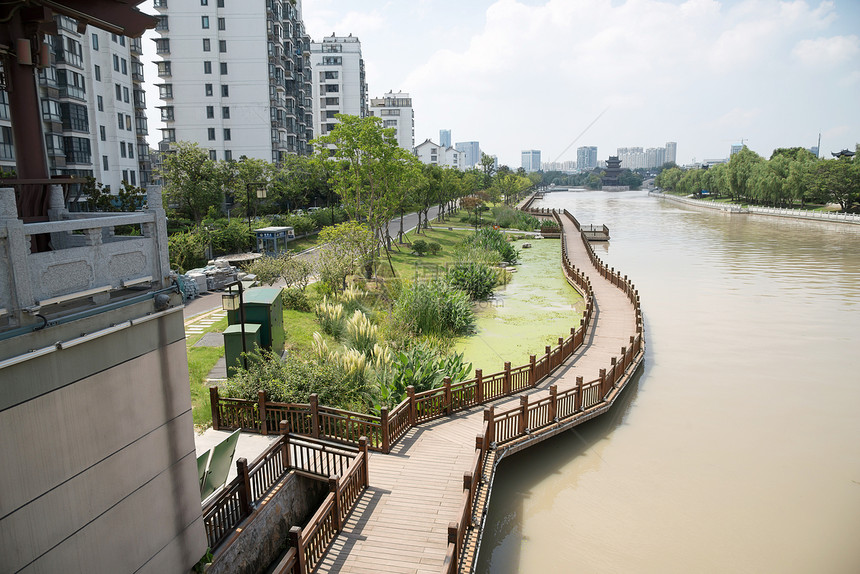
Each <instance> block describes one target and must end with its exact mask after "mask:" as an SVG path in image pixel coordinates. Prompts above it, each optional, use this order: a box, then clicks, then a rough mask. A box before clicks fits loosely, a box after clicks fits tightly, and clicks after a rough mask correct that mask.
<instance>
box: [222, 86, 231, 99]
mask: <svg viewBox="0 0 860 574" xmlns="http://www.w3.org/2000/svg"><path fill="white" fill-rule="evenodd" d="M221 97H222V98H228V97H230V86H228V85H227V84H221Z"/></svg>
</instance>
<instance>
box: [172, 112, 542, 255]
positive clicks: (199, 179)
mask: <svg viewBox="0 0 860 574" xmlns="http://www.w3.org/2000/svg"><path fill="white" fill-rule="evenodd" d="M337 118H338V120H339V122H338V123H337V124H336V125H335V127H334V128H333V129H332V131H330V132H329V133H328V134H326V135H324V136H321V137H319V138H317V139H315V140H314V141H313V142H312V143H313V144H314V149H315V153H314V155H312V156H309V157H306V156H290V157H289V158H288V159H287V161H286V162H284V163H283V164H281V165H275V164H272V163H269V162H266V161H263V160H258V159H251V158H247V157H244V156H243V157H242V158H240V159H239V160H238V161H214V160H212V159H210V158H209V155H208V152H206V150H204V149H202V148H200V147H199V146H197V145H196V144H192V143H178V144H177V145H176V147H175V149H174V150H173V151H172V152H171V153H167V154H164V159H163V162H162V166H161V168H160V175H161V177H162V179H163V184H164V185H163V189H164V196H165V205H166V206H167V207H168V209H169V210H170V211H171V213H172V215H174V216H178V217H179V218H185V219H187V220H188V221H189V222H192V223H193V225H194V226H196V227H199V226H200V223H201V222H202V221H203V220H204V219H205V218H207V217H209V218H211V217H212V216H213V214H216V215H217V214H218V213H222V212H223V211H224V210H226V209H227V205H228V204H232V205H233V206H234V210H235V212H236V213H237V214H241V215H244V214H249V215H250V214H253V215H257V214H260V215H267V214H279V213H286V212H288V211H289V210H290V209H291V208H296V207H303V206H306V205H308V204H309V203H311V202H324V203H325V204H326V205H329V206H333V205H339V206H340V207H341V208H342V209H343V210H345V211H346V213H347V214H348V215H349V217H350V219H352V220H355V221H361V222H364V223H366V225H367V227H368V228H369V229H370V231H371V233H372V234H373V237H374V240H375V242H376V245H377V250H378V248H379V246H380V245H383V244H385V242H390V241H391V240H392V238H391V237H389V236H388V232H387V230H388V226H387V222H388V221H391V220H392V219H394V218H396V217H398V216H400V217H401V229H400V233H399V234H398V235H399V236H401V237H398V239H402V233H403V224H402V221H403V215H405V214H406V213H410V212H413V211H417V212H418V213H419V215H420V221H421V226H423V227H426V226H427V225H428V224H429V211H430V209H431V208H432V207H434V206H438V208H439V214H440V218H442V219H444V218H446V217H447V215H448V214H450V212H451V211H452V210H453V209H454V207H455V206H456V205H457V204H458V203H459V201H460V200H461V199H463V198H465V197H470V196H476V195H480V196H481V197H486V198H487V199H489V200H492V201H496V202H498V201H501V200H504V201H505V202H506V203H510V202H513V201H514V200H515V198H518V197H520V196H521V195H522V194H523V193H524V192H525V191H526V190H527V189H529V188H530V187H532V186H533V185H534V184H535V183H537V182H539V180H540V176H538V175H537V174H530V175H531V176H532V177H531V178H530V177H529V176H527V175H525V174H521V173H516V172H513V171H512V170H510V169H509V168H507V167H506V166H502V167H500V168H499V169H498V170H496V169H495V165H494V161H493V160H492V158H489V157H486V156H485V157H484V158H482V161H481V164H480V167H477V168H473V169H471V170H468V171H460V170H456V169H450V168H443V167H440V166H436V165H424V164H422V163H421V162H420V161H419V160H418V158H417V157H415V156H414V155H413V154H411V153H409V152H408V151H406V150H404V149H402V148H400V147H398V145H397V142H396V139H395V136H394V130H393V129H391V128H383V127H382V123H381V121H380V119H379V118H374V117H368V118H359V117H357V116H349V115H338V116H337ZM535 176H536V177H535ZM260 188H264V189H265V190H266V193H265V198H259V197H258V194H257V190H258V189H260ZM249 202H250V203H249ZM421 226H419V230H420V227H421ZM372 260H373V261H374V262H375V261H376V258H372ZM370 271H371V270H370V269H368V272H370Z"/></svg>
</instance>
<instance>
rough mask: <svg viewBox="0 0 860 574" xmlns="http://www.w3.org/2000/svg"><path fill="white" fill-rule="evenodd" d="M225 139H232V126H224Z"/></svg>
mask: <svg viewBox="0 0 860 574" xmlns="http://www.w3.org/2000/svg"><path fill="white" fill-rule="evenodd" d="M224 141H225V142H227V141H230V128H224Z"/></svg>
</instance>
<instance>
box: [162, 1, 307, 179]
mask: <svg viewBox="0 0 860 574" xmlns="http://www.w3.org/2000/svg"><path fill="white" fill-rule="evenodd" d="M155 8H156V10H157V11H158V12H159V16H158V18H159V22H158V25H157V26H156V28H155V29H156V32H158V34H159V36H160V37H159V38H157V39H155V43H156V53H157V55H158V56H159V57H160V58H161V60H160V61H158V62H156V64H157V66H158V76H159V82H158V84H157V86H158V90H159V99H160V100H161V105H160V106H158V107H159V108H160V110H161V120H162V121H163V122H164V124H165V127H164V128H162V140H161V142H160V144H159V150H160V151H168V150H169V149H170V144H171V143H174V142H178V141H190V142H194V143H197V144H198V145H200V147H202V148H204V149H208V150H209V156H210V157H211V158H212V159H217V160H232V159H236V160H238V159H239V158H240V157H241V156H243V155H244V156H248V157H251V158H258V159H263V160H266V161H272V162H279V161H282V160H283V159H284V158H285V157H286V155H287V154H306V153H308V152H309V147H308V142H309V141H310V140H311V139H312V138H313V118H312V111H311V110H312V103H311V98H312V88H311V66H310V38H309V37H308V35H307V34H306V33H305V29H304V24H303V23H302V16H301V8H302V4H301V1H300V0H295V1H292V0H267V1H266V2H241V1H239V0H169V2H168V0H155Z"/></svg>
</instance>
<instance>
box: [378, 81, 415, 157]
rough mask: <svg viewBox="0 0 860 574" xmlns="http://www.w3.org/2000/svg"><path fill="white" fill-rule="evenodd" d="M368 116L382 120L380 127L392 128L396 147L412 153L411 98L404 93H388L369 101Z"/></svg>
mask: <svg viewBox="0 0 860 574" xmlns="http://www.w3.org/2000/svg"><path fill="white" fill-rule="evenodd" d="M370 115H371V116H375V117H378V118H382V127H385V128H394V135H395V137H396V138H397V145H398V146H400V147H402V148H403V149H405V150H407V151H409V152H412V151H413V149H414V148H415V112H414V111H413V110H412V98H411V97H409V94H408V93H405V92H388V93H387V94H385V95H384V96H383V97H381V98H371V99H370Z"/></svg>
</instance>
